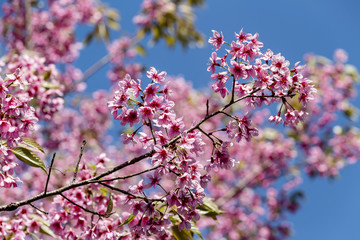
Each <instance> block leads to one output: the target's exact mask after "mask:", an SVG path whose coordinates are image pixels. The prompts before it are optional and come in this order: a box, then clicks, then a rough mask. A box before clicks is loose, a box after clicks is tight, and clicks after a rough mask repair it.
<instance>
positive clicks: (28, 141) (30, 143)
mask: <svg viewBox="0 0 360 240" xmlns="http://www.w3.org/2000/svg"><path fill="white" fill-rule="evenodd" d="M22 140H23V142H24V143H25V144H26V145H28V146H30V147H33V148H35V149H37V150H39V151H40V152H42V153H45V151H44V149H43V148H42V147H41V145H40V144H38V143H37V142H36V141H35V140H33V139H31V138H26V137H23V138H22Z"/></svg>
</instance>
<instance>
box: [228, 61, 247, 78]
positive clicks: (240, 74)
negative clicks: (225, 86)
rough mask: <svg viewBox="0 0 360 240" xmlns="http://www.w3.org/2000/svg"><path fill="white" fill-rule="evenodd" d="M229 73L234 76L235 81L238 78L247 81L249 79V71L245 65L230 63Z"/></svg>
mask: <svg viewBox="0 0 360 240" xmlns="http://www.w3.org/2000/svg"><path fill="white" fill-rule="evenodd" d="M231 65H232V67H230V73H231V74H232V75H233V76H234V78H235V80H238V79H240V78H242V79H247V78H248V77H249V75H248V73H247V70H248V69H249V68H248V67H247V66H246V65H245V64H242V63H237V62H235V61H231Z"/></svg>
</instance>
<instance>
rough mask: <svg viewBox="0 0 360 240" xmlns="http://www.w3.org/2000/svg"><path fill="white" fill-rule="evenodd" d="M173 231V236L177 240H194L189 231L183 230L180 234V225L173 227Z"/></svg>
mask: <svg viewBox="0 0 360 240" xmlns="http://www.w3.org/2000/svg"><path fill="white" fill-rule="evenodd" d="M171 229H172V232H173V236H174V238H175V239H176V240H189V239H191V240H192V239H193V237H192V235H191V233H190V232H189V231H188V230H187V229H183V230H181V232H180V231H179V225H175V226H172V227H171Z"/></svg>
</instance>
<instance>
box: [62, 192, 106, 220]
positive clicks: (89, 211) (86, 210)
mask: <svg viewBox="0 0 360 240" xmlns="http://www.w3.org/2000/svg"><path fill="white" fill-rule="evenodd" d="M60 196H62V197H63V198H65V199H66V200H67V201H69V202H70V203H71V204H73V205H74V206H77V207H79V208H81V209H82V210H84V211H85V212H88V213H91V214H93V215H97V216H99V217H104V216H106V215H108V214H101V213H98V212H95V211H92V210H89V209H87V208H84V207H83V206H81V205H79V204H77V203H76V202H74V201H72V200H71V199H69V198H68V197H66V196H65V195H64V194H62V193H60Z"/></svg>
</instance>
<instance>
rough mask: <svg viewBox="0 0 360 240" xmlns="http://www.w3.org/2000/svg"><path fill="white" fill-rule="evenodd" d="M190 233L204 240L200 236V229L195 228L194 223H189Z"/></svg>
mask: <svg viewBox="0 0 360 240" xmlns="http://www.w3.org/2000/svg"><path fill="white" fill-rule="evenodd" d="M190 232H191V233H192V234H193V235H194V234H196V235H197V236H198V237H199V238H201V239H204V238H203V237H202V235H201V232H200V229H199V228H198V227H197V226H196V223H195V222H191V229H190Z"/></svg>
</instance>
